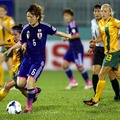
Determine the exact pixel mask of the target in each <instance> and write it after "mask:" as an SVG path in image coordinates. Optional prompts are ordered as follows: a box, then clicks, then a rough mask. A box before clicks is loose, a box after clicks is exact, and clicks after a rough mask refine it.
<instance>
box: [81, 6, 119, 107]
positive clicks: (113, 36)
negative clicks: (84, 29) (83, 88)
mask: <svg viewBox="0 0 120 120" xmlns="http://www.w3.org/2000/svg"><path fill="white" fill-rule="evenodd" d="M101 14H102V20H100V21H99V23H98V25H99V32H100V37H98V38H96V39H95V40H91V41H90V44H91V46H93V44H95V43H98V42H100V41H102V40H103V42H104V53H105V58H104V61H103V65H102V68H101V71H100V74H99V82H98V84H97V89H96V94H95V96H94V97H93V99H91V100H88V101H83V102H84V103H85V104H87V105H89V106H97V105H98V101H99V99H100V96H101V94H102V92H103V90H104V87H105V84H106V81H105V78H106V75H107V73H108V72H109V71H111V70H112V71H114V73H115V74H116V77H120V73H119V72H118V71H119V70H120V67H119V63H120V47H119V41H118V37H119V36H118V29H119V28H120V21H119V20H117V19H115V18H113V10H112V8H111V6H110V5H109V4H104V5H102V7H101Z"/></svg>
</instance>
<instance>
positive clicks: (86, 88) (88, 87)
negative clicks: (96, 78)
mask: <svg viewBox="0 0 120 120" xmlns="http://www.w3.org/2000/svg"><path fill="white" fill-rule="evenodd" d="M91 88H93V85H92V84H91V85H85V87H84V89H85V90H88V89H91Z"/></svg>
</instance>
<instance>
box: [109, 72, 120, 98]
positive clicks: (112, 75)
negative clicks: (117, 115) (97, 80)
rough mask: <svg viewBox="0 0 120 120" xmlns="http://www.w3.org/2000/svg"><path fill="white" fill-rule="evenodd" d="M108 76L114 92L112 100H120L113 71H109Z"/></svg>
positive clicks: (119, 88) (119, 92)
mask: <svg viewBox="0 0 120 120" xmlns="http://www.w3.org/2000/svg"><path fill="white" fill-rule="evenodd" d="M109 78H110V80H111V84H112V88H113V90H114V92H115V97H114V100H120V87H119V83H118V80H117V79H116V76H115V73H114V71H110V72H109Z"/></svg>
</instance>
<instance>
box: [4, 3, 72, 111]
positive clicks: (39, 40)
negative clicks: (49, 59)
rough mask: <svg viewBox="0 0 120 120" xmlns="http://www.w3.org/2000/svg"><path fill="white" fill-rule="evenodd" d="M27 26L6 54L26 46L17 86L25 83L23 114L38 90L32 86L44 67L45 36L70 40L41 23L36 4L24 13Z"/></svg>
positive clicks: (41, 17) (40, 15)
mask: <svg viewBox="0 0 120 120" xmlns="http://www.w3.org/2000/svg"><path fill="white" fill-rule="evenodd" d="M26 14H27V20H28V25H26V26H25V27H24V28H23V31H22V33H21V40H20V42H18V43H17V44H16V45H14V46H13V47H12V48H10V49H9V50H8V51H7V52H6V53H7V54H9V53H10V52H11V50H13V49H16V48H19V47H21V46H25V45H26V53H25V56H24V59H23V61H22V63H21V66H20V69H19V72H18V78H17V85H18V86H19V87H23V86H25V85H26V83H27V85H26V86H27V92H28V96H27V105H26V108H25V110H24V113H29V112H31V110H32V103H33V100H34V98H35V96H36V94H37V92H38V90H39V89H38V88H36V87H35V86H34V84H35V82H36V81H37V80H38V78H39V76H40V75H41V73H42V70H43V68H44V65H45V46H46V40H47V35H57V36H61V37H66V38H68V39H70V38H71V35H70V34H66V33H63V32H59V31H57V29H56V28H54V27H52V26H51V25H49V24H47V23H43V22H41V20H42V19H43V8H42V7H41V6H38V5H37V4H33V5H31V6H30V7H29V9H28V10H27V12H26Z"/></svg>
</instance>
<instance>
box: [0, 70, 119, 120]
mask: <svg viewBox="0 0 120 120" xmlns="http://www.w3.org/2000/svg"><path fill="white" fill-rule="evenodd" d="M91 74H92V73H91V72H89V75H90V77H91ZM74 75H75V77H76V79H77V81H78V82H79V86H78V87H77V88H75V89H73V90H71V91H66V90H64V88H65V87H66V85H68V80H67V77H66V75H65V74H64V72H62V71H57V72H53V71H52V72H49V71H44V72H43V74H42V76H41V77H40V79H39V80H38V82H37V83H36V85H37V86H39V87H41V88H42V93H41V94H40V95H39V98H38V101H37V102H36V103H34V104H33V112H32V113H30V114H23V113H21V114H19V115H10V114H8V113H7V112H6V105H7V104H8V102H10V101H12V100H17V101H19V102H20V103H21V105H22V109H24V108H25V104H26V99H25V97H23V96H22V95H21V93H20V92H19V91H17V90H11V91H10V93H9V95H8V96H7V97H6V98H5V99H4V100H3V101H1V102H0V120H119V119H120V102H115V101H114V100H113V98H114V92H113V90H112V87H111V83H110V81H109V79H107V85H106V88H105V90H104V93H103V94H102V97H101V101H100V104H99V106H98V107H88V106H86V105H84V104H83V102H82V101H83V100H87V99H90V98H91V97H92V96H93V90H92V89H91V90H83V87H84V84H85V83H84V81H83V79H82V77H81V76H80V74H79V72H74ZM5 79H8V74H7V73H6V74H5Z"/></svg>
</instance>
